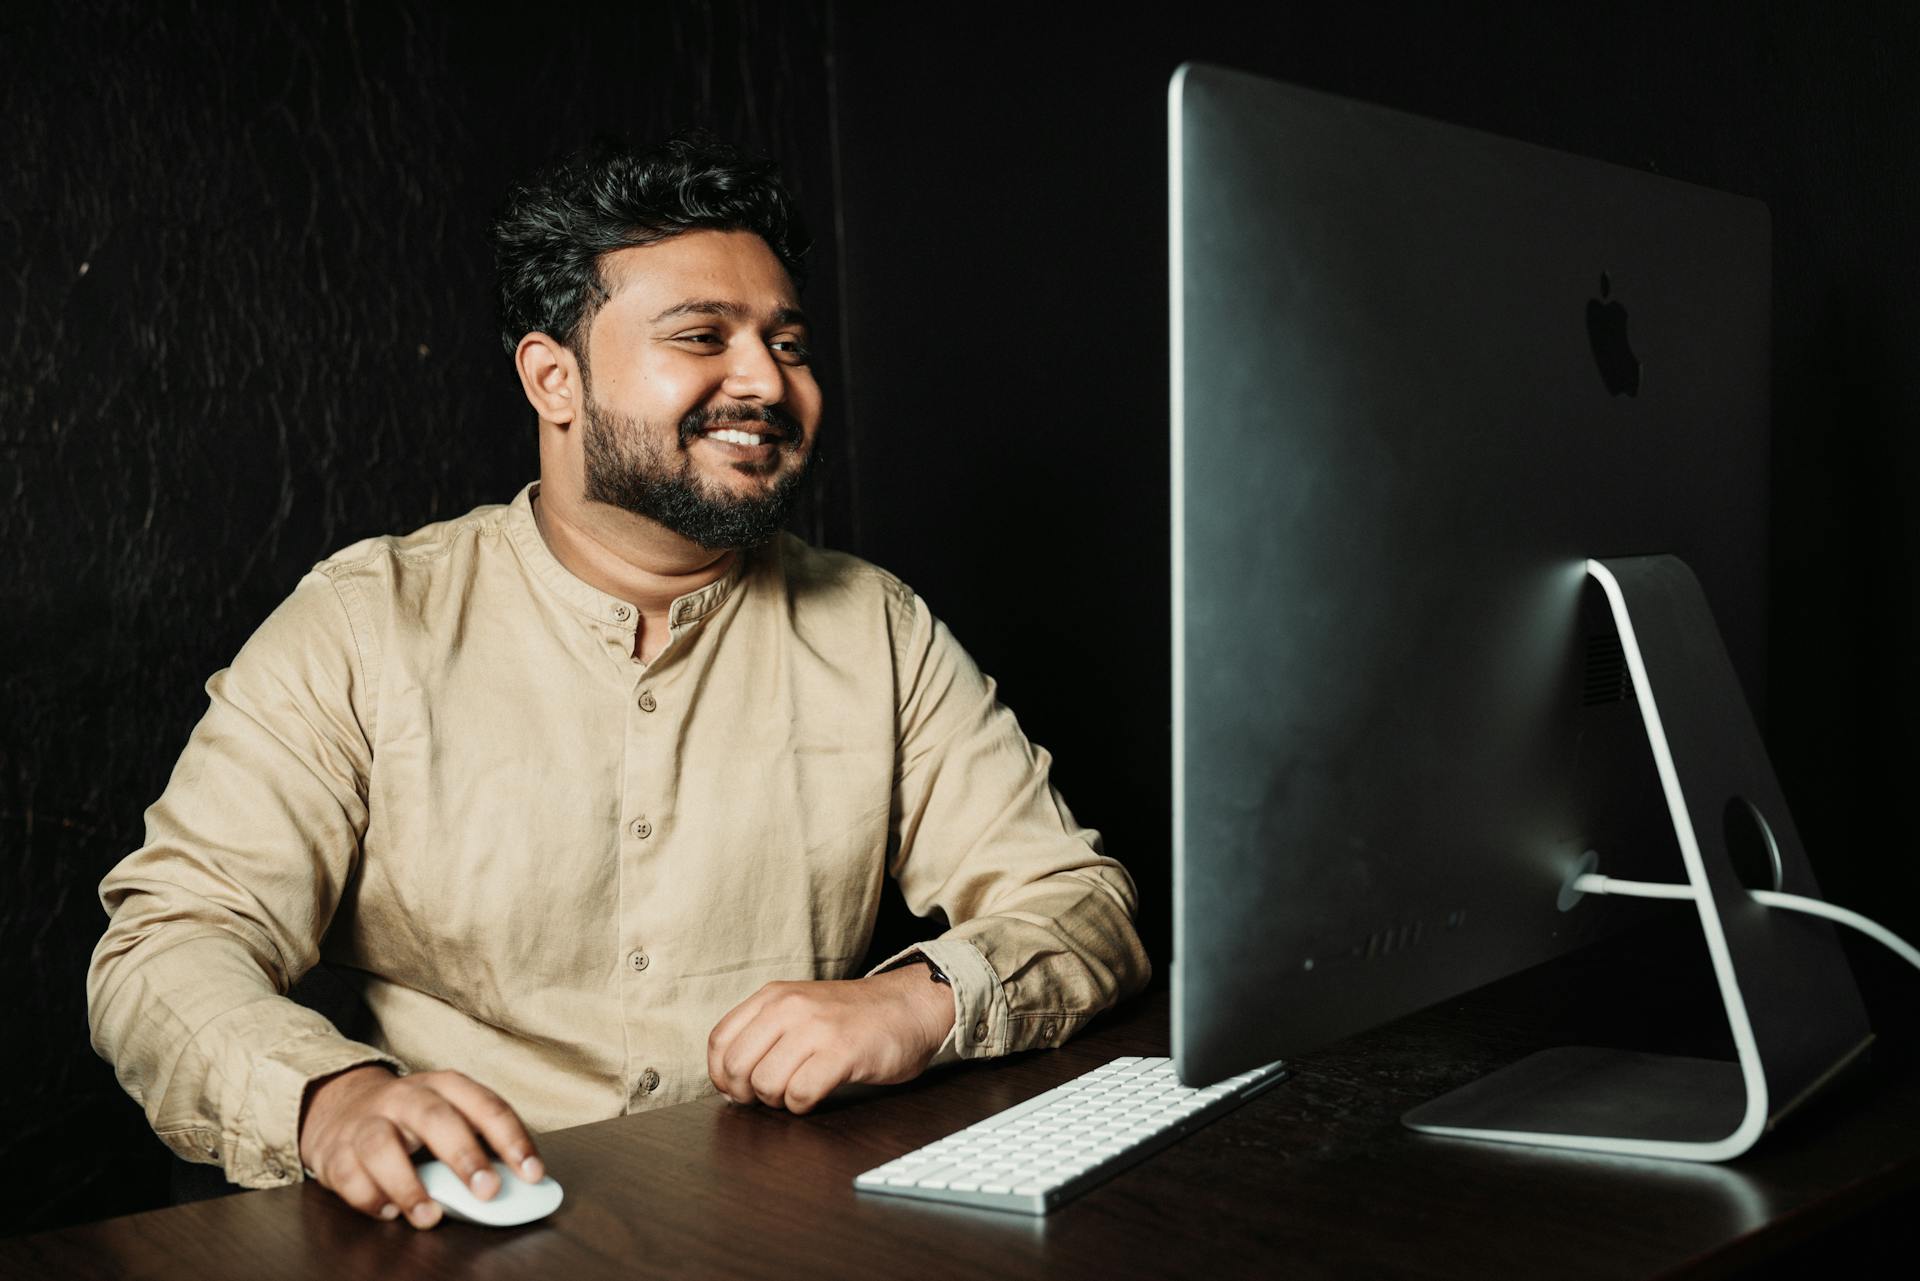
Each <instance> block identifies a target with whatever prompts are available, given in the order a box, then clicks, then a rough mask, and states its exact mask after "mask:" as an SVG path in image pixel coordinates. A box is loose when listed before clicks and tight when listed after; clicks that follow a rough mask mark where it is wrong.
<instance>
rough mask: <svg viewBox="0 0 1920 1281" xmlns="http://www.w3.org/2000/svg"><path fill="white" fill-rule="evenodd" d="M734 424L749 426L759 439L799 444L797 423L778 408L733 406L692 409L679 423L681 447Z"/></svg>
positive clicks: (799, 432)
mask: <svg viewBox="0 0 1920 1281" xmlns="http://www.w3.org/2000/svg"><path fill="white" fill-rule="evenodd" d="M735 423H752V424H753V425H754V433H755V434H756V435H760V436H772V437H774V438H775V439H776V440H777V441H778V442H779V443H781V444H793V443H795V442H797V441H798V440H800V438H801V436H802V434H803V433H802V431H801V428H800V420H799V419H797V418H795V417H794V416H793V415H792V414H790V413H788V412H787V411H786V410H784V409H782V408H781V407H780V406H778V405H761V406H759V407H757V408H756V407H755V406H752V405H733V406H729V407H727V408H725V409H695V410H691V411H689V412H688V414H687V415H686V417H684V418H682V419H681V420H680V447H681V448H682V449H685V448H686V447H687V446H688V445H691V444H692V443H693V441H694V438H695V437H696V436H699V435H701V434H702V433H704V432H708V431H711V430H713V429H714V428H715V427H722V426H728V425H731V424H735Z"/></svg>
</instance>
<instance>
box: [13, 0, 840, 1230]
mask: <svg viewBox="0 0 1920 1281" xmlns="http://www.w3.org/2000/svg"><path fill="white" fill-rule="evenodd" d="M4 13H5V16H4V17H0V122H3V123H0V136H3V137H4V138H5V150H4V153H0V460H3V461H0V466H4V472H3V473H0V496H3V497H0V556H4V558H5V559H4V568H0V593H3V594H4V595H3V597H0V599H4V602H5V607H4V610H0V628H4V631H0V636H3V637H4V640H0V652H3V653H4V666H3V667H0V867H3V868H4V876H5V881H4V885H3V886H0V958H3V961H4V963H3V964H0V973H4V974H6V975H7V976H8V985H9V989H10V991H9V995H8V998H7V1001H6V1007H7V1019H8V1037H7V1040H8V1045H7V1048H6V1050H5V1051H4V1055H5V1057H4V1062H5V1065H6V1070H5V1074H4V1077H0V1088H4V1097H5V1098H6V1100H7V1105H6V1112H7V1116H8V1118H9V1121H8V1124H7V1125H6V1126H4V1127H0V1171H4V1172H5V1173H4V1176H3V1177H4V1179H5V1188H6V1192H5V1195H4V1196H0V1234H4V1233H9V1232H13V1231H19V1230H23V1229H25V1228H27V1227H30V1226H44V1225H49V1224H52V1223H57V1222H63V1221H70V1220H74V1219H81V1218H90V1217H97V1216H99V1215H103V1214H108V1213H114V1212H120V1211H126V1210H132V1209H138V1208H145V1207H148V1206H151V1205H154V1204H157V1203H160V1202H161V1201H162V1200H163V1199H164V1198H165V1196H166V1175H165V1171H166V1162H167V1161H168V1160H170V1158H168V1157H167V1156H166V1155H165V1152H164V1149H162V1148H161V1147H160V1145H159V1143H158V1142H157V1141H156V1140H154V1139H153V1137H152V1136H151V1134H150V1133H148V1132H147V1130H146V1128H145V1122H144V1119H143V1118H142V1117H141V1116H140V1114H139V1111H138V1109H137V1108H136V1107H135V1106H134V1104H133V1103H132V1102H131V1101H130V1100H128V1099H127V1098H126V1096H125V1095H124V1094H122V1093H121V1092H120V1090H119V1087H118V1085H117V1084H116V1083H115V1082H114V1080H113V1076H112V1072H111V1070H110V1069H109V1068H108V1067H107V1066H106V1065H105V1064H104V1063H102V1062H101V1061H100V1060H98V1059H97V1058H96V1057H95V1056H94V1055H93V1053H92V1051H91V1049H90V1047H89V1046H88V1044H87V1035H86V1015H85V1004H84V995H83V990H82V977H83V974H84V971H85V967H86V961H87V957H88V954H89V953H90V951H91V949H92V946H93V944H94V942H95V941H97V939H98V938H99V935H100V931H101V929H102V927H103V925H104V922H105V918H104V916H103V915H102V914H101V912H100V908H99V903H98V900H97V898H96V896H95V886H96V885H97V883H98V881H99V879H100V877H101V876H102V875H104V874H105V872H106V871H107V869H108V868H109V867H111V866H112V865H113V863H114V862H116V861H117V860H118V859H119V858H121V857H122V856H123V855H124V854H125V853H126V852H127V851H129V850H131V849H132V848H134V847H135V846H136V845H138V844H139V842H140V839H141V831H142V827H141V813H142V811H143V810H144V809H145V807H146V806H147V805H148V804H149V803H150V802H151V801H152V800H153V799H154V798H155V796H157V795H158V794H159V791H160V789H161V787H162V786H163V785H164V783H165V781H166V778H167V774H168V772H169V770H170V769H171V767H172V764H173V760H174V758H175V756H176V755H177V754H178V752H179V750H180V747H181V745H182V744H183V743H184V742H185V739H186V734H187V731H188V730H189V729H190V728H191V726H192V724H193V722H194V721H195V720H196V719H197V718H198V716H199V715H200V713H201V711H202V710H204V708H205V705H206V699H205V695H204V693H203V692H202V688H201V687H202V685H203V683H204V682H205V680H206V678H207V677H208V676H209V675H210V674H211V673H212V672H213V671H214V670H215V669H217V668H219V667H221V666H223V665H224V664H225V663H226V662H227V661H228V660H229V659H230V658H231V657H232V655H233V653H234V651H235V650H236V649H237V648H238V646H239V644H240V643H241V641H243V640H244V639H245V638H246V636H247V635H248V634H249V632H251V630H252V629H253V627H254V626H255V625H256V624H257V623H258V622H259V621H260V619H261V618H263V617H264V616H265V615H266V613H267V612H268V611H269V610H270V609H272V607H273V606H274V605H275V604H277V603H278V601H279V600H280V599H281V598H282V597H283V596H284V595H285V594H286V592H287V591H288V590H290V589H291V587H292V585H293V583H294V582H295V580H296V579H297V578H298V577H299V575H300V574H301V573H303V572H304V571H305V570H306V568H307V567H308V566H310V565H311V564H312V563H313V562H314V561H316V560H318V559H319V558H321V557H322V556H324V555H326V554H327V553H328V552H330V551H332V550H333V549H335V548H337V547H339V546H342V545H344V544H346V543H348V542H350V541H352V540H354V539H356V538H360V537H363V536H365V535H369V534H376V533H388V532H398V531H403V530H407V529H411V528H414V527H416V526H418V525H420V524H423V523H425V522H426V521H428V520H430V519H435V518H439V517H444V516H448V515H453V514H457V513H459V512H462V511H465V510H467V509H469V508H471V507H473V506H475V505H477V504H479V503H482V502H496V501H504V500H506V499H507V498H510V497H511V496H512V495H513V493H514V491H515V490H516V489H518V487H519V486H520V485H521V484H523V483H525V482H526V481H527V480H529V479H531V478H532V477H533V476H534V475H535V474H536V469H537V460H536V458H535V454H534V448H533V420H532V415H531V411H529V410H528V408H527V406H526V403H525V401H524V399H523V398H522V397H521V395H520V392H519V388H518V385H517V383H516V382H515V381H514V379H513V376H512V372H511V368H510V366H509V364H508V362H507V360H506V358H505V356H504V355H503V353H502V351H501V348H500V344H499V340H498V338H497V337H496V336H495V333H494V330H493V305H492V295H491V286H490V280H491V269H490V263H489V258H488V250H487V248H486V244H485V239H484V228H485V225H486V221H487V218H488V216H489V214H490V212H491V210H492V209H493V208H494V206H495V205H496V203H497V202H498V200H499V198H500V196H501V195H502V193H503V191H504V188H505V185H506V183H507V182H508V180H509V179H510V178H511V177H513V176H515V175H517V174H519V173H521V172H523V171H524V170H526V169H527V168H529V167H531V166H532V165H534V164H536V163H538V162H540V161H541V160H543V159H545V158H548V157H549V156H551V155H554V154H556V153H557V152H559V151H561V150H564V149H566V148H567V147H570V146H572V145H577V144H578V143H579V142H582V141H585V140H586V138H587V137H589V136H590V135H592V134H593V133H595V132H599V131H612V132H633V133H637V134H640V135H643V136H651V135H657V134H660V133H663V132H665V131H666V130H668V129H670V128H673V127H677V126H680V125H706V126H709V127H711V128H713V129H714V130H715V131H716V132H719V133H720V134H722V135H723V136H726V137H730V138H733V139H736V140H739V141H742V142H745V143H747V144H749V145H753V146H756V147H758V148H760V149H762V150H765V151H767V152H768V153H770V154H773V155H775V156H777V157H778V158H780V159H781V160H782V161H783V162H784V164H785V166H786V169H787V173H788V176H789V178H790V180H791V181H792V183H793V185H794V186H795V188H796V189H797V191H798V194H799V196H800V198H801V200H802V202H803V204H804V205H805V206H807V207H808V209H809V211H810V213H811V214H812V217H813V221H814V223H815V226H816V233H817V234H820V233H825V234H820V239H821V240H822V248H823V251H824V252H823V253H822V254H820V255H818V256H817V261H816V263H815V283H814V284H813V286H812V287H811V288H810V290H809V294H808V302H809V306H810V308H811V309H813V310H815V311H816V312H818V313H821V314H822V315H823V316H824V317H825V319H826V320H827V321H828V326H827V328H828V329H829V330H831V327H832V320H833V314H834V311H835V306H834V300H833V289H834V281H835V278H836V272H835V267H834V261H833V255H832V252H831V244H830V233H831V231H832V227H833V222H832V208H831V204H830V197H831V172H830V169H829V167H828V145H827V144H828V130H827V109H828V101H827V92H826V89H827V82H826V56H825V43H824V41H825V8H824V6H823V5H822V4H819V3H810V4H809V3H802V4H783V5H757V4H750V3H739V4H735V3H715V4H697V3H675V4H634V3H626V4H597V5H596V4H584V5H582V4H571V5H568V6H565V11H564V15H557V14H544V13H543V14H532V13H528V12H526V11H524V10H523V11H522V12H521V13H520V14H519V15H515V14H514V13H512V12H510V11H503V12H501V13H500V14H498V15H497V16H481V15H480V14H478V13H476V12H475V11H474V7H473V6H467V5H452V4H446V5H435V4H429V3H419V2H411V3H399V4H394V3H365V4H361V3H350V2H344V0H329V2H324V3H319V4H307V3H293V2H291V0H288V2H284V3H267V4H241V3H233V4H228V5H219V4H198V5H190V4H181V5H165V6H161V5H154V6H144V5H125V4H114V3H104V2H94V3H65V4H61V5H56V6H43V7H28V6H24V5H9V6H7V7H6V9H5V11H4ZM162 15H164V16H162ZM827 346H828V350H831V349H832V338H831V334H829V336H828V340H827ZM826 372H827V373H828V374H829V375H831V374H832V372H833V371H832V370H831V369H829V370H827V371H826ZM828 381H829V382H830V383H831V377H829V380H828ZM830 390H831V387H830ZM845 474H846V473H845V472H844V470H842V471H840V472H839V473H837V474H829V475H828V476H827V478H826V484H825V485H823V487H822V489H821V491H820V492H819V493H817V494H816V495H815V500H814V502H813V505H812V507H811V509H810V511H809V512H808V513H807V524H808V526H809V532H811V533H813V534H815V535H816V536H825V537H829V538H839V539H840V540H841V541H844V533H843V529H844V525H845V519H844V511H845V503H844V501H843V500H842V499H841V497H840V496H839V494H840V487H841V479H837V478H836V475H837V477H839V478H844V476H845Z"/></svg>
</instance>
